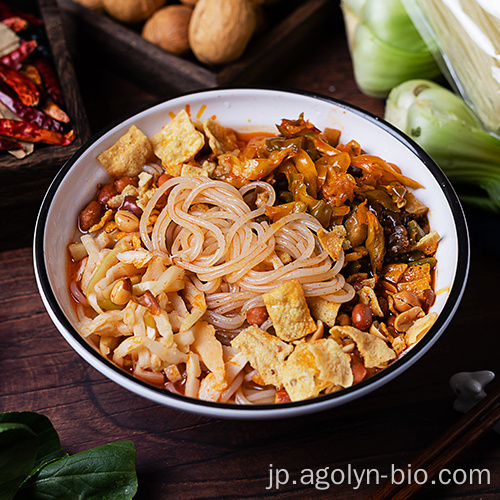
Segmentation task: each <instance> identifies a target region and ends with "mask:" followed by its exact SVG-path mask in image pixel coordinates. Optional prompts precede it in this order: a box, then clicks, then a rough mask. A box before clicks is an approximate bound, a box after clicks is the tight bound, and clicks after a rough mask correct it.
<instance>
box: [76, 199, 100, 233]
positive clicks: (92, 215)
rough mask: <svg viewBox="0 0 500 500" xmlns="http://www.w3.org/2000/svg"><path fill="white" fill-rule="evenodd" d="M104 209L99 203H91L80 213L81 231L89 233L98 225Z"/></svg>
mask: <svg viewBox="0 0 500 500" xmlns="http://www.w3.org/2000/svg"><path fill="white" fill-rule="evenodd" d="M103 212H104V209H103V208H102V205H101V204H100V203H99V202H98V201H91V202H90V203H89V204H88V205H87V206H86V207H85V208H84V209H83V210H82V211H81V212H80V217H79V220H80V229H81V230H82V231H88V230H89V229H90V228H91V227H92V226H93V225H95V224H97V223H98V222H99V221H100V220H101V217H102V214H103Z"/></svg>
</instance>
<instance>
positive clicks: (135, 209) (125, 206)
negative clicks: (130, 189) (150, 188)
mask: <svg viewBox="0 0 500 500" xmlns="http://www.w3.org/2000/svg"><path fill="white" fill-rule="evenodd" d="M120 210H126V211H127V212H131V213H133V214H134V215H137V217H140V216H141V215H142V209H141V208H140V207H139V206H138V205H137V201H136V199H135V198H134V197H133V196H125V199H124V200H123V203H122V206H121V207H120Z"/></svg>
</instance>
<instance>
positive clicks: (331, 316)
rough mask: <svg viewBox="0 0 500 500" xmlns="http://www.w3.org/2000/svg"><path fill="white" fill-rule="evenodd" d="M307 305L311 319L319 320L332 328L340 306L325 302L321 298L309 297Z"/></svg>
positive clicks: (328, 301)
mask: <svg viewBox="0 0 500 500" xmlns="http://www.w3.org/2000/svg"><path fill="white" fill-rule="evenodd" d="M307 304H308V306H309V309H310V311H311V314H312V316H313V318H316V319H317V320H318V319H319V320H320V321H322V322H323V323H324V324H325V325H327V326H334V325H335V320H336V319H337V314H338V312H339V309H340V304H337V302H332V301H330V300H326V299H324V298H323V297H309V298H308V299H307Z"/></svg>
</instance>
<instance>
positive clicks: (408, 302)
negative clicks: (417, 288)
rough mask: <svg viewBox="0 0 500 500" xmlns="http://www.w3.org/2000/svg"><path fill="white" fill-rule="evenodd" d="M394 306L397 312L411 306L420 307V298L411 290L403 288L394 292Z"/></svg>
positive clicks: (406, 309)
mask: <svg viewBox="0 0 500 500" xmlns="http://www.w3.org/2000/svg"><path fill="white" fill-rule="evenodd" d="M393 299H394V307H395V308H396V309H397V310H398V311H399V312H404V311H408V309H411V308H412V307H420V305H421V302H420V299H419V298H418V297H417V296H416V295H415V294H414V293H412V292H408V291H407V290H404V291H402V292H398V293H396V294H394V297H393Z"/></svg>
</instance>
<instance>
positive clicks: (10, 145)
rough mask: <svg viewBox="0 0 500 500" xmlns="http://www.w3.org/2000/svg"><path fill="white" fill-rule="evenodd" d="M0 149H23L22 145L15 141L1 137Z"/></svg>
mask: <svg viewBox="0 0 500 500" xmlns="http://www.w3.org/2000/svg"><path fill="white" fill-rule="evenodd" d="M0 149H1V150H3V151H7V150H9V149H23V147H22V146H21V144H19V143H18V142H16V141H11V140H10V139H2V138H1V137H0Z"/></svg>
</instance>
